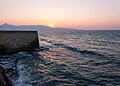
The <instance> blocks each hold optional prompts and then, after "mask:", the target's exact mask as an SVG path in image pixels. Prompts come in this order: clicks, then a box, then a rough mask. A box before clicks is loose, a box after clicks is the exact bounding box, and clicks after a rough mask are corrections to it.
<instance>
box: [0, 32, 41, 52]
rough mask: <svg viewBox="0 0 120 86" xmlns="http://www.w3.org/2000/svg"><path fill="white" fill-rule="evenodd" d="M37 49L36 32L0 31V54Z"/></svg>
mask: <svg viewBox="0 0 120 86" xmlns="http://www.w3.org/2000/svg"><path fill="white" fill-rule="evenodd" d="M36 48H39V39H38V32H37V31H0V54H1V53H11V52H17V51H30V50H35V49H36Z"/></svg>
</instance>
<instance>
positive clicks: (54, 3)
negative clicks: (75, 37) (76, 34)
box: [0, 0, 120, 29]
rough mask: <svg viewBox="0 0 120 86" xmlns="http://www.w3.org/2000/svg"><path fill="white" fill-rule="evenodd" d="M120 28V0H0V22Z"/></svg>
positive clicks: (68, 26)
mask: <svg viewBox="0 0 120 86" xmlns="http://www.w3.org/2000/svg"><path fill="white" fill-rule="evenodd" d="M3 23H9V24H14V25H47V26H50V27H64V28H83V29H85V28H102V29H103V28H113V29H115V28H120V0H0V24H3Z"/></svg>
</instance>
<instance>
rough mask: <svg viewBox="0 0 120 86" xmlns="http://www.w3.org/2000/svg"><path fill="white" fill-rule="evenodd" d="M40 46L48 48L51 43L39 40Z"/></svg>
mask: <svg viewBox="0 0 120 86" xmlns="http://www.w3.org/2000/svg"><path fill="white" fill-rule="evenodd" d="M40 46H41V47H47V48H50V47H53V45H52V44H50V43H48V42H46V41H40Z"/></svg>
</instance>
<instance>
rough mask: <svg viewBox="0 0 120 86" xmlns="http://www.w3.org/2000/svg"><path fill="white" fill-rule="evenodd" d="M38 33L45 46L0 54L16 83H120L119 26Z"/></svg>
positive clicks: (73, 85) (45, 85) (48, 85)
mask: <svg viewBox="0 0 120 86" xmlns="http://www.w3.org/2000/svg"><path fill="white" fill-rule="evenodd" d="M38 34H39V36H38V37H39V44H40V48H43V49H42V50H35V51H29V52H25V51H20V52H17V53H14V54H8V55H7V54H6V55H0V58H1V59H0V65H2V66H3V67H4V68H5V69H9V70H8V71H7V74H8V75H7V76H8V77H10V78H11V79H12V81H13V84H14V86H120V30H73V29H52V30H40V31H38ZM11 71H12V72H11Z"/></svg>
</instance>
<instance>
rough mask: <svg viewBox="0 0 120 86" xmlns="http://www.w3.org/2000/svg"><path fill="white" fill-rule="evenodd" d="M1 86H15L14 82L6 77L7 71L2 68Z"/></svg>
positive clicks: (0, 71) (0, 73) (0, 68)
mask: <svg viewBox="0 0 120 86" xmlns="http://www.w3.org/2000/svg"><path fill="white" fill-rule="evenodd" d="M0 86H13V83H12V80H10V79H9V78H8V77H7V76H6V75H5V69H4V68H3V67H2V66H0Z"/></svg>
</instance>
